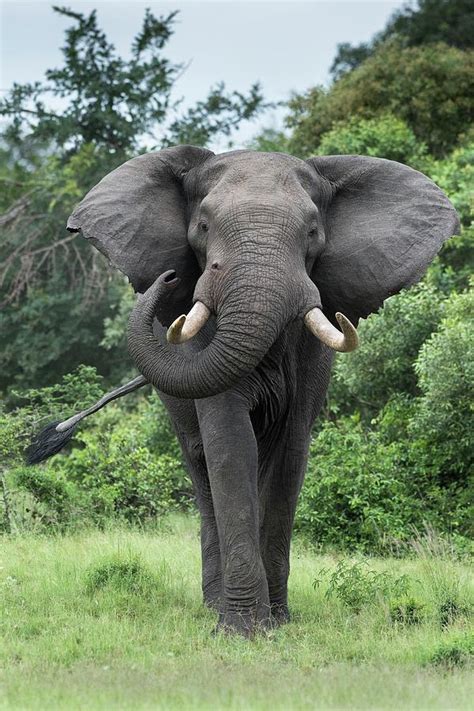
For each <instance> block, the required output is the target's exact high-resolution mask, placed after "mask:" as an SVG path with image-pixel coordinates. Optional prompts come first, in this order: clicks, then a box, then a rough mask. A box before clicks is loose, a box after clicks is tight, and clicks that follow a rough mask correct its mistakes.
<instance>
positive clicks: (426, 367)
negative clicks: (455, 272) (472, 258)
mask: <svg viewBox="0 0 474 711" xmlns="http://www.w3.org/2000/svg"><path fill="white" fill-rule="evenodd" d="M473 314H474V290H473V289H471V290H470V291H468V292H466V293H462V294H453V296H452V297H451V298H450V299H449V301H448V302H447V304H446V313H445V316H444V318H443V321H442V322H441V324H440V327H439V329H438V330H437V332H436V333H433V334H432V336H431V337H430V338H429V339H428V340H427V341H426V342H425V343H424V344H423V345H422V347H421V349H420V352H419V355H418V358H417V360H416V363H415V371H416V374H417V376H418V382H419V386H420V389H421V392H422V395H421V397H420V399H419V406H418V410H417V417H416V420H415V421H414V422H413V424H412V426H411V430H412V432H413V433H414V434H416V435H417V436H418V437H419V438H420V440H421V441H422V442H424V444H425V451H426V453H427V455H428V453H429V458H430V460H431V463H432V465H433V466H435V467H436V468H437V469H438V470H440V471H442V472H443V474H444V477H445V478H446V479H448V480H449V479H451V478H454V479H458V480H459V481H461V480H465V478H466V477H467V476H469V473H471V475H472V471H473V468H472V467H473V464H474V460H473V455H474V411H473V406H472V404H473V402H474V347H473V342H472V331H473Z"/></svg>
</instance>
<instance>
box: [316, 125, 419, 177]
mask: <svg viewBox="0 0 474 711" xmlns="http://www.w3.org/2000/svg"><path fill="white" fill-rule="evenodd" d="M318 153H319V154H320V155H338V154H349V155H351V154H353V155H365V156H375V157H378V158H387V159H388V160H396V161H399V162H400V163H406V164H408V165H411V166H412V167H414V168H416V167H421V166H423V165H424V163H425V159H426V146H425V144H424V143H422V142H419V141H418V140H417V138H416V136H415V134H414V133H413V131H412V129H411V128H409V127H408V126H407V124H406V123H405V122H404V121H402V120H401V119H399V118H396V117H395V116H392V115H390V114H386V115H383V116H380V117H378V118H375V119H360V118H352V119H350V120H349V121H343V122H338V123H336V124H335V125H334V126H333V128H332V129H331V130H330V131H328V132H327V133H325V134H324V135H323V137H322V140H321V143H320V145H319V148H318Z"/></svg>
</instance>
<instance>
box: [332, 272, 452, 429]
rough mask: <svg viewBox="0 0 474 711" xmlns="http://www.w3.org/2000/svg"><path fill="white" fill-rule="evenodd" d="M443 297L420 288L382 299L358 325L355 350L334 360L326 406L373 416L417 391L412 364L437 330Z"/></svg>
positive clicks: (426, 286) (426, 285)
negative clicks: (380, 306) (378, 307)
mask: <svg viewBox="0 0 474 711" xmlns="http://www.w3.org/2000/svg"><path fill="white" fill-rule="evenodd" d="M444 302H445V295H444V294H443V292H441V291H439V290H437V289H435V288H434V287H433V286H431V285H429V284H427V283H426V282H425V283H421V284H418V285H417V286H416V287H414V288H412V289H410V290H408V291H403V292H401V293H400V294H398V295H397V296H393V297H392V298H390V299H388V300H387V301H386V302H385V304H384V307H383V309H381V310H380V311H379V312H378V313H376V314H372V315H371V316H370V317H369V318H368V319H367V320H366V321H361V322H360V325H359V328H358V330H359V334H360V346H359V348H358V349H357V350H356V351H354V352H353V353H350V354H344V356H342V357H337V358H336V363H335V367H334V371H333V379H332V383H331V389H330V394H329V398H330V406H331V408H332V409H333V410H334V411H335V412H338V411H340V410H342V411H343V412H349V411H351V410H352V409H353V408H354V407H356V408H357V409H358V410H360V411H361V412H362V413H363V414H364V415H367V416H368V417H373V416H375V415H376V414H377V413H378V412H379V411H380V410H381V408H383V406H384V405H385V404H386V403H387V401H388V400H389V399H390V397H391V396H392V395H394V394H396V393H407V394H409V395H416V394H417V392H418V385H417V376H416V373H415V369H414V365H413V364H414V361H415V359H416V357H417V355H418V351H419V350H420V347H421V345H422V344H423V343H424V341H425V340H426V339H427V338H428V337H429V336H430V334H431V333H432V332H433V331H434V330H435V329H436V327H437V326H438V324H439V322H440V320H441V318H442V315H443V310H444Z"/></svg>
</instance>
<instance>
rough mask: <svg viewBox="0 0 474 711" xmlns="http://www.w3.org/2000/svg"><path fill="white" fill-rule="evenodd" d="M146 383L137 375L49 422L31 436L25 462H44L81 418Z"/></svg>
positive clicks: (58, 447) (67, 440) (69, 436)
mask: <svg viewBox="0 0 474 711" xmlns="http://www.w3.org/2000/svg"><path fill="white" fill-rule="evenodd" d="M148 384H149V381H148V380H146V378H144V377H143V376H142V375H139V376H138V377H137V378H134V379H133V380H130V381H129V382H128V383H125V385H121V386H120V387H119V388H115V390H112V391H111V392H110V393H106V394H105V395H104V396H103V397H101V398H100V400H98V401H97V402H95V403H94V404H93V405H91V406H90V407H88V408H87V409H86V410H82V411H81V412H78V413H77V414H76V415H73V416H72V417H69V418H68V419H67V420H63V421H57V422H51V423H50V424H49V425H47V426H46V427H45V428H44V429H43V430H41V432H39V433H38V434H37V435H35V437H34V438H33V440H32V442H31V444H30V445H29V447H28V448H27V450H26V453H25V459H26V463H27V464H39V462H44V460H45V459H48V457H52V456H53V455H54V454H57V453H58V452H60V451H61V449H62V448H63V447H64V446H65V445H66V444H67V443H68V442H69V440H70V439H71V437H72V436H73V434H74V432H75V430H76V427H77V425H78V424H79V422H80V421H81V420H83V419H84V418H85V417H88V416H89V415H92V414H94V412H97V411H98V410H101V409H102V408H103V407H105V405H107V404H108V403H109V402H111V401H112V400H116V399H117V398H119V397H123V395H128V394H129V393H132V392H133V391H134V390H138V388H142V387H143V386H144V385H148Z"/></svg>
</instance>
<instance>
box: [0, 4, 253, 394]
mask: <svg viewBox="0 0 474 711" xmlns="http://www.w3.org/2000/svg"><path fill="white" fill-rule="evenodd" d="M53 9H54V11H55V12H56V13H58V14H59V15H61V16H62V17H64V18H67V19H68V20H70V21H71V25H70V26H69V27H68V28H67V29H66V38H65V43H64V46H63V48H62V55H63V62H62V65H61V66H60V67H58V68H55V69H49V70H48V71H47V72H46V75H45V78H44V80H42V81H37V82H34V83H29V84H15V85H14V86H13V88H12V90H11V91H10V92H9V93H8V94H7V96H6V97H5V98H4V99H3V100H2V101H0V116H1V117H3V118H4V119H6V120H7V124H6V127H5V129H4V130H3V134H2V143H1V144H0V183H1V184H2V186H5V190H4V191H3V193H2V194H1V196H0V209H2V210H3V215H1V216H0V227H1V228H2V243H1V245H0V289H1V294H0V303H2V313H1V315H0V327H1V328H2V333H4V334H5V335H6V342H7V345H6V347H5V348H4V349H3V350H2V353H1V354H0V363H1V365H2V370H1V373H0V389H2V388H3V389H4V388H6V387H7V385H8V384H9V383H11V382H12V381H13V380H15V381H16V382H17V384H22V385H25V386H31V385H34V384H38V383H39V382H44V383H48V382H54V381H55V380H56V379H57V377H58V376H60V375H61V374H63V373H66V372H69V371H71V370H72V369H74V368H75V367H76V366H77V365H78V363H81V362H84V363H87V364H89V365H94V366H96V367H97V368H98V369H99V370H100V372H101V373H103V374H104V375H106V376H110V375H112V374H113V376H114V377H117V374H121V373H124V371H126V370H127V368H128V361H127V358H126V356H125V353H124V352H123V350H122V348H121V344H120V345H118V342H117V346H112V347H111V348H110V350H109V351H108V352H106V351H105V350H101V348H99V345H98V344H99V343H100V342H101V340H102V338H103V335H104V333H103V324H104V320H105V319H109V320H110V319H111V318H113V316H114V308H116V307H118V305H119V303H120V302H121V300H122V298H123V293H124V290H125V288H126V286H125V283H124V280H123V278H122V277H121V276H119V275H117V274H115V273H113V272H112V271H111V270H110V269H109V268H108V265H107V263H106V261H105V260H104V259H103V257H101V256H100V255H99V254H98V253H96V252H95V250H91V249H90V247H89V246H88V245H87V244H85V243H84V240H81V239H80V238H78V237H77V236H74V235H68V234H67V233H66V232H65V229H64V228H65V224H66V220H67V216H68V214H70V212H71V211H72V208H73V207H74V204H75V203H76V202H78V201H79V200H80V199H81V197H82V196H83V195H84V194H85V193H86V192H87V191H88V190H89V189H90V188H91V187H92V186H93V185H94V184H95V183H96V182H98V180H100V178H101V177H102V176H103V175H104V174H105V173H107V172H109V171H110V170H112V169H113V168H115V167H116V166H117V165H119V164H120V163H122V162H124V161H125V160H127V159H128V158H130V157H132V155H133V154H134V153H137V152H139V151H144V150H145V146H149V145H150V142H153V143H154V144H155V147H162V146H167V145H170V144H171V143H174V142H184V143H186V142H193V143H194V144H198V145H204V144H206V143H207V142H208V141H209V140H211V139H212V138H213V137H215V136H219V135H224V136H228V135H229V134H230V133H231V131H232V130H234V129H235V128H237V127H238V125H239V124H240V122H241V121H243V120H251V119H253V118H255V117H256V116H257V115H258V114H259V113H260V112H261V111H262V110H263V109H264V108H265V107H266V104H265V103H264V101H263V97H262V93H261V89H260V87H259V85H258V84H254V85H253V86H251V87H250V90H249V92H248V93H246V94H244V93H239V92H229V91H227V90H226V88H225V86H224V84H222V83H221V84H217V85H216V86H214V87H212V88H211V89H210V92H209V95H208V97H207V98H205V99H203V100H202V101H199V102H198V103H197V104H196V106H194V107H190V108H189V109H187V111H184V112H181V113H180V112H179V102H175V103H172V101H171V98H170V97H171V91H172V89H173V88H174V86H175V85H176V82H177V80H178V78H179V75H180V73H181V72H182V71H183V70H184V68H185V67H184V65H183V64H177V63H173V62H171V61H170V60H169V59H168V58H167V57H166V55H165V48H166V45H167V43H168V41H169V39H170V37H171V36H172V34H173V32H174V23H175V20H176V14H177V13H176V12H173V13H170V14H169V15H166V16H163V17H155V16H154V15H153V14H152V13H151V12H150V11H149V10H147V11H146V13H145V17H144V20H143V24H142V27H141V29H140V30H139V32H138V33H137V34H136V36H135V38H134V40H133V42H132V46H131V54H130V58H128V59H125V58H123V57H121V56H120V55H119V54H118V53H117V51H116V49H115V47H114V46H113V44H112V43H111V42H110V41H109V40H108V39H107V36H106V34H105V32H104V31H103V30H102V29H101V28H100V27H99V26H98V24H97V16H96V12H95V11H93V12H91V13H90V14H89V15H84V14H83V13H80V12H76V11H72V10H69V9H67V8H62V7H54V8H53ZM58 102H60V107H61V108H60V109H59V110H58V109H55V108H53V107H54V106H57V105H58ZM0 192H1V191H0ZM109 342H110V341H109Z"/></svg>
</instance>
